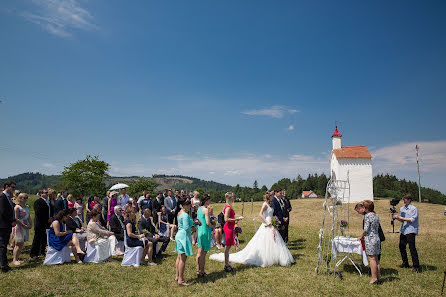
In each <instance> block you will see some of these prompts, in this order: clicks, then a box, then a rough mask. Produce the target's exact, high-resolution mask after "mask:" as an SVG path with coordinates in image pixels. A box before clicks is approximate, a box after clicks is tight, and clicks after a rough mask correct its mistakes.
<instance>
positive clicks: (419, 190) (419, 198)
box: [415, 144, 421, 202]
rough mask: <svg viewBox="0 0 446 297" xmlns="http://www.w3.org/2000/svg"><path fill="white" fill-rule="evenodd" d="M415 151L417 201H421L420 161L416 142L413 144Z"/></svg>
mask: <svg viewBox="0 0 446 297" xmlns="http://www.w3.org/2000/svg"><path fill="white" fill-rule="evenodd" d="M415 150H416V151H417V168H418V201H419V202H421V183H420V163H419V162H418V144H417V145H415Z"/></svg>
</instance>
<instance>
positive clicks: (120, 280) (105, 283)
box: [0, 199, 446, 296]
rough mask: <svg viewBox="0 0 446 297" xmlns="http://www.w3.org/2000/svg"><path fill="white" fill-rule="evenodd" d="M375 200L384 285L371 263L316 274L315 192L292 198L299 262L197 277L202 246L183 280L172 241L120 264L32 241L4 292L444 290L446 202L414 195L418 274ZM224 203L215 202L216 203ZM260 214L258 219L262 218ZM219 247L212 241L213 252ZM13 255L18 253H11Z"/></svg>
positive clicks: (247, 226) (357, 224) (248, 222)
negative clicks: (39, 254)
mask: <svg viewBox="0 0 446 297" xmlns="http://www.w3.org/2000/svg"><path fill="white" fill-rule="evenodd" d="M30 204H32V201H30ZM376 204H377V205H376V210H377V213H378V214H379V215H380V218H381V225H382V227H383V229H384V232H386V241H385V242H384V243H383V246H382V260H381V265H382V275H383V278H384V279H385V280H386V281H385V283H384V284H382V285H380V286H370V285H369V284H368V282H369V279H370V278H369V276H368V275H367V271H368V268H365V269H364V271H365V274H364V276H363V277H360V276H359V274H358V273H356V272H355V270H354V268H353V266H352V265H348V264H346V265H344V266H341V269H342V270H343V276H344V279H343V280H342V281H341V280H339V279H337V278H334V277H332V276H330V275H324V274H320V275H316V274H315V272H314V269H315V266H316V259H317V250H316V247H317V245H318V235H317V234H318V230H319V229H320V227H321V222H322V200H321V199H308V200H293V201H292V205H293V212H292V213H291V225H290V242H289V244H288V246H289V248H290V251H291V254H292V255H293V257H294V258H295V260H296V263H295V264H294V265H292V266H290V267H277V266H274V267H269V268H259V267H250V266H246V265H234V267H236V269H237V271H236V272H235V273H229V274H228V273H225V272H223V265H224V264H223V263H220V262H215V261H209V260H208V261H207V262H206V271H207V273H208V274H209V275H210V277H209V279H206V280H202V279H197V278H196V277H195V271H196V269H195V254H196V248H194V253H195V254H194V256H191V257H189V258H188V260H187V265H186V272H185V278H186V280H187V281H188V282H191V283H192V285H191V286H190V287H178V286H177V285H176V283H175V282H174V278H175V259H176V254H175V252H174V244H173V243H170V244H169V247H168V249H167V257H165V258H164V259H162V261H161V262H160V263H159V265H158V266H152V267H139V268H133V267H121V266H120V264H121V263H120V261H121V259H122V258H117V261H116V262H112V263H101V264H82V265H78V264H74V263H72V264H65V265H57V266H42V265H41V264H42V262H43V259H39V260H36V261H32V260H30V259H29V249H30V244H31V241H30V242H28V243H27V244H26V246H25V254H24V255H23V256H22V260H25V261H26V262H25V265H23V267H21V268H20V269H19V271H17V272H14V273H8V274H0V284H1V286H0V296H74V295H75V296H119V295H127V296H144V295H151V296H183V295H193V296H210V295H212V296H371V295H375V296H439V294H440V290H441V285H442V280H443V271H444V270H445V259H446V249H445V246H446V238H445V235H446V228H445V220H446V217H445V216H444V215H443V210H444V206H441V205H433V204H424V203H423V204H418V203H414V204H415V205H416V206H417V207H418V209H419V212H420V235H418V236H417V248H418V253H419V258H420V262H421V265H422V269H423V272H422V273H421V274H413V273H412V272H411V270H410V269H400V268H396V265H397V264H400V263H401V258H400V254H399V250H398V238H399V234H389V233H387V232H388V231H390V230H391V225H390V215H389V214H388V208H389V202H388V201H386V200H379V201H376ZM260 206H261V203H260V202H256V203H254V213H252V214H251V205H250V204H245V212H244V216H245V217H246V219H245V220H244V221H242V222H241V223H240V226H241V227H242V228H243V234H242V235H241V236H240V239H241V241H242V243H241V245H242V247H243V246H245V245H246V244H247V243H248V241H249V239H250V238H251V237H252V236H253V234H254V224H253V220H252V219H253V218H254V217H257V213H258V211H259V209H260ZM399 206H401V203H400V205H399ZM222 207H223V205H219V204H214V208H215V209H216V210H220V209H221V208H222ZM352 208H353V206H352V205H351V206H350V209H351V210H350V234H351V235H352V236H358V235H359V234H360V232H361V230H360V229H361V226H362V217H361V216H359V215H357V214H356V213H354V211H353V210H352ZM235 211H236V214H237V215H240V214H241V203H237V204H236V205H235ZM257 222H258V223H257V226H258V225H259V219H257ZM397 226H398V227H399V223H398V225H397ZM397 229H399V228H397ZM216 251H217V249H216V248H212V250H211V252H210V253H215V252H216ZM9 257H10V259H12V254H11V253H10V254H9ZM409 259H410V253H409Z"/></svg>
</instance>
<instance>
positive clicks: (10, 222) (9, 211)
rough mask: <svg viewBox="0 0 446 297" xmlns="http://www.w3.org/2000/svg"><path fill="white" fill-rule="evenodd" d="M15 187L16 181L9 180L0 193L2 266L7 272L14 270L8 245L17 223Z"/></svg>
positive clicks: (0, 249) (0, 256)
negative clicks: (11, 265)
mask: <svg viewBox="0 0 446 297" xmlns="http://www.w3.org/2000/svg"><path fill="white" fill-rule="evenodd" d="M15 187H16V183H15V182H13V181H7V182H5V183H4V184H3V193H1V194H0V268H1V270H2V272H5V273H6V272H9V271H12V270H13V269H12V268H11V267H10V266H9V265H8V257H7V246H8V242H9V238H10V235H11V231H12V228H13V227H15V225H16V222H15V221H16V220H15V218H14V203H13V202H12V197H13V195H14V190H15Z"/></svg>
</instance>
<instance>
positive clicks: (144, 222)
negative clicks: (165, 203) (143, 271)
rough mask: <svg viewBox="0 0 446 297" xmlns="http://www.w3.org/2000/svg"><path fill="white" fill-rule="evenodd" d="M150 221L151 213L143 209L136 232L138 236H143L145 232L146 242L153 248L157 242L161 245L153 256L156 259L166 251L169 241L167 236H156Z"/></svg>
mask: <svg viewBox="0 0 446 297" xmlns="http://www.w3.org/2000/svg"><path fill="white" fill-rule="evenodd" d="M152 220H153V219H152V213H151V211H150V209H148V208H146V209H144V211H143V213H142V215H141V218H140V219H139V221H138V230H139V233H140V234H144V233H145V232H146V234H145V236H146V238H147V240H148V241H150V242H151V243H152V244H153V246H156V244H157V243H158V242H161V243H162V246H161V248H160V249H159V251H158V253H156V255H154V258H156V257H158V256H160V255H161V253H163V252H164V251H165V250H166V249H167V246H168V244H169V241H170V239H169V237H167V236H162V235H159V234H156V228H155V226H154V225H153V222H152Z"/></svg>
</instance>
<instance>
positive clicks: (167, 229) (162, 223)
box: [158, 205, 177, 240]
mask: <svg viewBox="0 0 446 297" xmlns="http://www.w3.org/2000/svg"><path fill="white" fill-rule="evenodd" d="M168 220H169V212H168V210H167V208H166V207H165V206H164V205H161V211H160V212H159V213H158V225H159V234H160V235H163V236H169V235H170V240H174V238H173V234H174V232H175V230H176V227H177V226H176V225H174V224H169V222H168Z"/></svg>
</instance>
